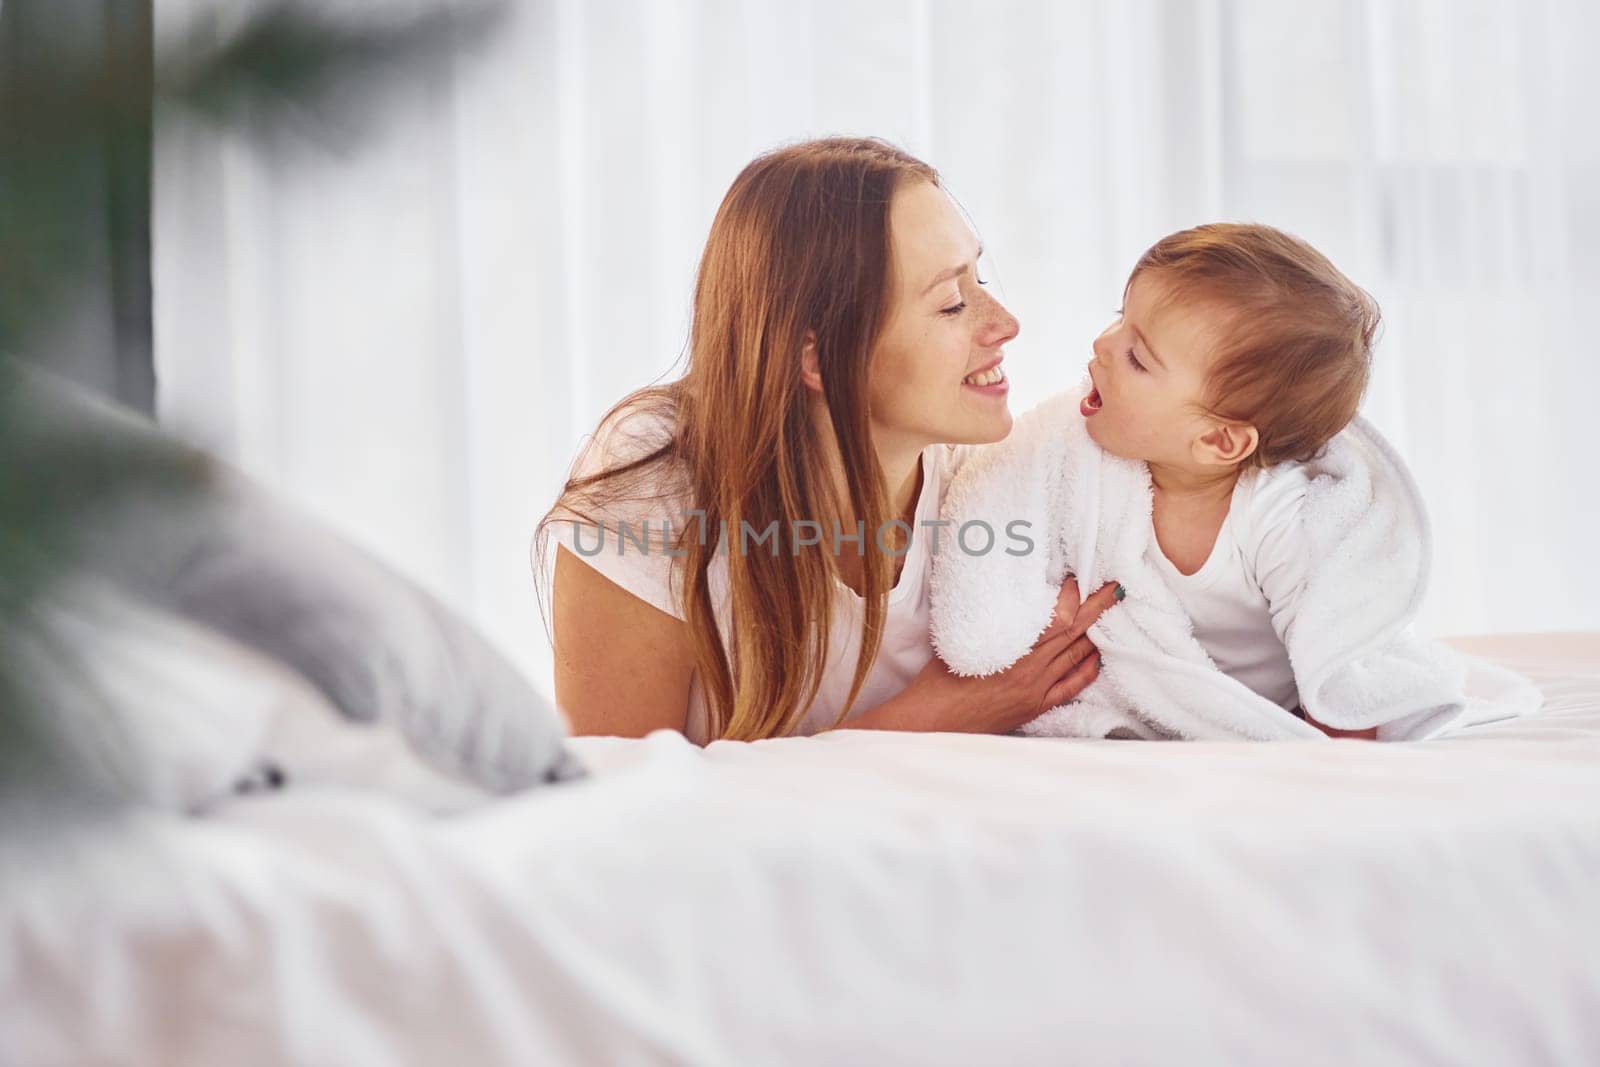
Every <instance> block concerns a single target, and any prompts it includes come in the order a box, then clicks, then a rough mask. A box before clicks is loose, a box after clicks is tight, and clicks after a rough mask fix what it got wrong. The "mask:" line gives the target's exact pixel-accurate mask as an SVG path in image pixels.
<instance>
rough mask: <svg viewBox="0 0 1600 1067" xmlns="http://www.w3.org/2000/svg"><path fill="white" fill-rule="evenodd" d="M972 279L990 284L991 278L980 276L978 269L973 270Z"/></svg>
mask: <svg viewBox="0 0 1600 1067" xmlns="http://www.w3.org/2000/svg"><path fill="white" fill-rule="evenodd" d="M972 280H973V281H975V282H977V283H978V284H979V285H988V284H989V280H988V279H987V278H980V277H978V272H977V271H973V272H972Z"/></svg>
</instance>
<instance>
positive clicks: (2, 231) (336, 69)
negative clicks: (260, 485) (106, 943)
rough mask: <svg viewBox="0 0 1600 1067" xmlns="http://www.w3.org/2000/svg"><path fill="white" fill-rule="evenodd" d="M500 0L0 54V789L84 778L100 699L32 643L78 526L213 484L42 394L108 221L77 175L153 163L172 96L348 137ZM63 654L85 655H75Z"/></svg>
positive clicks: (14, 5) (218, 118)
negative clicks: (42, 410)
mask: <svg viewBox="0 0 1600 1067" xmlns="http://www.w3.org/2000/svg"><path fill="white" fill-rule="evenodd" d="M30 2H31V3H43V4H54V3H58V2H59V0H0V31H4V30H5V29H6V26H5V23H6V20H8V19H17V18H22V17H24V16H25V14H26V9H27V8H28V7H29V6H30ZM502 13H503V5H502V4H499V3H492V2H490V3H479V4H475V5H472V6H470V7H469V6H464V5H462V4H460V3H454V4H451V5H450V6H448V7H443V8H440V9H438V10H436V11H433V12H431V13H424V14H420V15H413V16H411V17H408V18H405V19H393V18H390V19H382V20H375V19H374V18H372V17H371V16H367V17H366V18H364V19H363V20H362V21H356V22H353V21H349V20H348V19H346V20H337V19H333V18H331V17H328V16H326V15H319V14H317V13H315V12H313V11H311V10H310V9H308V8H306V7H305V6H303V5H295V4H286V3H285V4H277V5H275V6H267V7H260V6H258V7H256V8H255V10H254V11H253V13H252V14H250V15H249V16H248V17H247V18H245V19H243V20H239V21H237V24H236V25H234V26H231V27H229V28H227V29H226V30H225V29H224V27H223V26H222V25H221V24H220V23H219V22H218V21H217V20H215V19H207V20H202V21H201V22H197V23H196V24H194V25H192V26H190V27H188V28H187V29H186V30H185V31H184V32H183V33H182V34H180V35H179V37H178V38H177V39H176V40H175V41H173V42H172V43H171V45H170V46H163V47H162V48H161V49H160V55H159V59H157V58H155V57H153V56H152V54H151V39H150V36H149V35H148V33H144V34H129V35H126V36H124V37H114V38H113V39H112V40H110V41H109V42H108V43H107V46H106V47H105V48H98V49H81V50H63V52H62V54H60V55H29V56H27V57H25V61H14V62H11V63H7V64H6V66H5V68H4V69H0V794H5V793H12V794H15V793H16V792H17V791H18V790H19V789H21V790H27V789H31V788H36V787H39V788H43V787H54V788H65V789H67V790H68V791H69V792H70V790H71V788H72V773H73V768H72V766H71V763H72V761H71V758H70V756H69V755H68V754H65V753H63V752H61V751H59V747H60V746H59V744H58V743H57V742H56V739H57V735H58V733H59V731H58V730H56V729H55V724H54V723H52V721H51V717H52V716H56V715H62V714H87V713H92V709H85V708H81V707H77V706H72V705H70V704H63V703H62V701H61V700H59V699H52V696H51V695H50V694H49V693H44V692H40V691H39V686H38V684H37V680H38V678H39V677H40V674H41V672H40V670H39V669H38V668H39V664H38V663H37V662H26V663H25V662H24V658H25V657H35V659H36V658H37V657H38V656H41V655H45V654H48V650H49V648H50V641H49V640H48V635H46V634H44V633H43V632H42V631H41V629H40V628H39V627H38V625H37V616H36V612H35V609H36V607H37V605H38V604H39V602H40V601H41V598H43V597H45V596H47V595H48V593H49V591H50V590H51V589H52V587H53V586H55V584H56V583H58V582H60V581H61V580H62V579H63V578H65V577H66V576H68V575H70V574H71V573H72V571H73V570H74V568H75V567H77V566H79V565H80V563H81V558H80V555H81V553H80V546H79V544H78V543H77V538H76V537H75V532H77V531H79V530H81V529H82V528H83V526H84V524H85V523H94V522H99V521H103V516H105V515H106V514H108V513H109V509H108V508H107V506H106V505H107V504H109V503H111V502H113V501H114V498H116V497H117V496H119V495H120V494H143V493H174V492H176V493H185V492H199V491H202V490H203V487H204V484H205V480H206V478H205V475H206V470H207V467H206V464H205V463H204V462H203V458H202V457H197V455H196V453H195V452H193V451H192V450H190V449H187V448H184V447H182V446H180V445H178V444H176V443H171V444H170V445H167V446H163V445H162V444H160V443H157V444H154V445H152V446H151V447H149V448H147V449H130V448H128V447H127V443H126V441H125V440H124V439H122V438H115V437H107V436H102V435H97V434H94V433H92V432H89V431H85V430H82V429H79V428H75V427H73V426H71V425H60V424H52V423H51V422H50V421H49V420H48V419H46V418H41V417H38V413H37V412H36V411H34V410H33V409H32V407H31V403H30V400H29V395H30V394H29V390H28V388H27V387H26V384H27V377H28V372H27V371H26V370H25V367H24V365H23V363H21V362H19V360H20V359H21V358H23V357H25V356H26V355H27V354H28V353H29V352H30V344H31V343H32V342H33V340H34V339H35V338H36V337H37V336H38V335H39V333H40V332H41V329H42V328H43V327H44V326H46V325H47V324H48V323H49V322H50V321H51V320H52V319H53V318H55V317H56V316H60V315H63V314H70V313H71V312H72V310H73V306H74V305H73V300H74V296H75V294H76V293H77V292H79V286H80V285H81V284H82V281H83V278H84V275H85V271H86V270H87V268H88V267H89V266H90V264H89V263H88V262H87V261H86V252H85V250H86V249H90V248H93V247H95V246H96V242H95V240H94V238H96V237H98V236H99V235H97V234H94V233H92V232H90V230H91V227H94V226H100V225H103V221H102V219H101V217H100V216H99V214H98V213H96V212H92V211H86V210H84V205H83V204H82V202H81V201H80V199H79V197H81V195H82V188H81V183H80V182H79V181H77V180H76V176H78V175H81V174H82V173H84V171H85V167H86V166H93V165H96V163H97V161H99V160H101V159H102V158H103V153H104V152H105V147H106V145H107V144H108V143H111V144H121V145H124V146H132V152H131V156H132V158H136V159H141V160H143V162H144V165H145V166H146V167H148V161H149V158H150V151H149V146H150V138H151V130H152V113H153V111H155V110H156V109H158V108H176V109H181V110H182V111H184V112H186V113H188V114H189V115H191V116H194V117H197V118H199V119H201V120H204V121H207V122H210V123H215V124H219V125H229V126H241V127H243V128H244V129H246V130H247V131H248V132H250V133H251V134H252V135H256V136H261V135H279V142H278V143H279V146H280V147H281V146H282V145H283V144H284V142H283V141H282V139H281V135H282V134H283V133H285V132H288V133H293V134H299V135H307V136H304V137H303V139H304V140H305V141H306V143H308V144H311V145H313V146H314V145H315V144H316V142H317V140H318V138H317V136H316V134H317V130H318V123H319V120H331V119H334V118H335V117H336V118H337V125H338V129H337V131H336V133H337V139H338V140H339V141H341V142H342V141H344V140H345V139H346V138H347V137H348V136H349V134H350V133H351V132H352V131H351V125H352V116H358V118H357V119H356V120H355V121H356V122H357V123H358V124H359V122H360V120H361V118H365V119H371V118H373V117H374V116H375V114H376V112H374V111H373V110H372V109H371V108H370V107H368V106H367V105H368V104H369V103H370V102H371V100H372V98H374V97H377V98H380V99H381V97H382V94H383V93H384V92H385V91H386V90H388V89H390V88H393V87H395V83H396V82H397V81H401V80H404V79H407V78H411V77H415V76H417V75H418V74H419V73H426V72H428V71H430V70H437V69H438V67H437V64H439V63H442V62H448V61H449V60H450V58H451V57H452V56H453V55H455V54H458V53H460V52H461V51H462V50H463V49H464V48H466V47H468V46H470V45H473V44H476V43H478V42H480V41H481V40H483V39H484V38H485V37H486V36H487V34H488V33H489V31H490V30H492V28H493V27H494V25H495V24H496V23H497V21H498V19H499V17H500V16H501V14H502ZM12 58H13V60H16V57H12ZM357 106H359V109H358V107H357ZM355 132H360V131H359V130H357V131H355ZM141 208H142V210H143V211H144V212H146V217H147V213H148V204H145V205H141ZM43 369H44V370H46V371H48V370H49V367H48V365H45V366H44V368H43ZM50 668H51V670H55V671H69V670H70V669H71V668H70V662H68V661H66V660H65V659H64V658H63V659H62V661H61V662H56V663H52V664H50Z"/></svg>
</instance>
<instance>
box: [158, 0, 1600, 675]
mask: <svg viewBox="0 0 1600 1067" xmlns="http://www.w3.org/2000/svg"><path fill="white" fill-rule="evenodd" d="M234 6H235V5H234V4H232V3H231V2H227V0H157V9H158V15H159V16H160V18H161V21H162V24H163V25H165V26H170V25H173V24H176V23H178V22H181V21H183V20H184V19H185V18H187V17H189V16H191V15H193V14H194V13H195V12H196V11H199V10H203V9H211V8H215V9H231V8H233V7H234ZM513 12H514V13H513V17H512V18H511V20H510V21H509V22H508V23H507V24H506V26H505V27H504V28H503V31H502V32H501V33H500V34H499V35H498V37H497V39H496V40H495V42H494V43H493V45H492V46H491V47H490V48H489V50H488V51H487V53H486V54H483V55H481V56H479V57H477V58H476V59H475V60H472V61H463V62H460V63H458V64H457V65H456V67H455V69H453V70H441V71H437V72H435V73H434V74H432V75H430V76H429V77H428V78H426V79H422V80H420V81H419V82H417V83H415V84H413V85H412V86H410V87H409V88H408V89H407V90H405V92H404V93H403V94H402V95H403V98H402V99H397V100H395V101H393V103H394V104H395V105H396V106H395V107H394V109H393V115H392V117H390V118H389V119H388V120H387V121H385V122H384V124H383V125H382V127H381V132H380V134H379V135H378V136H376V137H375V138H374V139H372V140H371V141H370V142H369V143H366V144H364V145H363V146H362V147H361V148H360V149H359V150H352V151H349V152H346V153H344V154H343V155H342V156H340V157H339V158H337V159H335V160H331V161H330V160H327V159H315V158H311V157H307V156H305V155H304V154H289V155H285V154H284V153H283V152H281V151H271V150H268V149H267V148H266V147H264V146H263V145H261V144H260V143H257V142H254V141H252V140H251V139H249V138H248V137H245V136H243V135H234V136H227V137H219V136H217V135H215V134H214V133H210V132H206V131H200V130H196V129H194V128H192V127H189V126H186V125H184V124H182V123H180V122H178V121H176V120H175V119H173V118H171V117H168V118H167V119H165V120H164V121H163V122H162V123H161V127H160V131H159V134H158V144H157V157H158V158H157V184H156V200H157V203H156V216H155V233H154V242H155V250H156V252H155V260H156V262H155V288H156V298H157V299H156V303H157V306H156V347H157V370H158V375H159V382H160V391H159V400H158V403H159V408H160V412H161V416H162V418H163V419H164V420H165V421H167V422H168V423H169V424H170V425H172V426H174V427H176V428H178V429H180V430H181V431H182V432H185V433H187V434H189V435H191V436H193V437H195V438H197V439H199V440H201V441H204V442H205V443H207V444H210V445H212V446H213V447H216V448H218V449H219V450H220V451H222V452H223V453H225V454H227V455H229V456H231V457H233V458H234V459H236V460H237V461H239V462H241V463H242V464H243V465H244V466H245V467H246V468H248V469H250V470H252V471H254V472H255V473H257V474H258V475H260V476H262V477H264V478H265V479H266V480H267V481H269V482H270V483H272V484H274V485H276V486H278V487H280V488H281V489H283V490H284V491H285V492H287V493H288V494H289V495H290V496H291V497H293V498H294V499H296V500H298V501H300V502H301V503H302V504H304V505H305V506H307V507H309V508H310V509H311V510H312V511H314V512H315V513H317V514H320V515H321V516H323V517H325V518H327V519H329V520H331V521H332V522H334V523H336V524H337V525H339V526H340V527H342V528H344V529H345V530H347V531H348V532H350V533H351V534H353V535H354V536H355V537H357V538H358V539H359V540H361V541H362V542H364V543H366V544H368V545H369V546H371V547H373V548H374V549H375V550H376V551H378V552H379V553H380V554H382V555H383V556H385V557H387V558H388V559H390V560H391V561H393V562H395V563H396V564H398V565H399V566H401V567H402V568H404V569H405V570H407V571H408V572H410V573H412V574H413V575H415V576H417V577H418V578H420V579H421V580H422V581H423V582H424V583H425V584H427V585H428V586H430V587H431V588H433V589H434V590H436V591H437V592H439V593H441V594H442V595H443V596H444V597H445V598H446V599H448V600H449V601H451V602H452V603H454V604H456V605H457V606H459V607H460V608H462V609H463V610H465V611H467V612H468V613H469V614H471V615H472V616H473V617H475V618H476V619H478V620H479V621H480V622H481V623H482V624H483V625H484V627H485V628H486V629H487V630H488V631H489V633H490V634H491V635H493V636H494V637H495V638H496V639H497V640H498V641H499V642H500V643H501V644H502V645H504V646H505V648H506V649H507V651H509V652H510V653H511V654H512V655H514V656H515V657H517V658H518V659H519V660H520V661H521V662H523V663H524V664H525V665H526V666H527V667H528V668H529V669H530V671H532V672H533V673H534V674H535V676H536V677H537V678H538V679H539V680H540V681H541V682H542V683H544V684H548V678H547V671H548V667H547V662H548V649H547V646H546V639H545V636H544V633H543V630H542V627H541V626H540V624H539V621H538V613H537V610H536V607H535V601H534V597H533V588H532V580H531V574H530V570H529V564H528V544H529V537H530V534H531V531H532V528H533V525H534V522H535V520H536V518H537V516H538V515H539V514H540V513H541V512H542V510H543V509H544V507H545V506H546V505H548V503H549V502H550V500H551V499H552V497H553V495H554V493H555V491H556V489H557V487H558V486H559V484H560V482H561V480H562V478H563V476H564V474H565V472H566V469H567V465H568V463H569V461H570V460H571V458H572V456H573V454H574V452H575V450H576V448H577V446H578V444H579V441H580V438H581V436H582V434H584V433H585V432H587V431H588V430H589V429H591V428H592V427H593V425H594V423H595V421H596V419H597V418H598V416H599V415H600V413H601V412H602V411H603V410H604V409H605V408H606V407H607V406H608V405H609V404H610V403H611V402H612V401H614V400H616V399H617V398H618V397H620V396H621V395H622V394H623V393H624V392H625V391H626V390H628V389H631V388H633V387H635V386H638V385H641V384H644V383H645V382H648V381H650V380H652V379H656V378H659V377H662V376H663V375H669V374H673V373H676V371H675V370H674V364H675V362H676V361H677V359H678V358H679V356H680V354H681V351H682V348H683V344H684V339H685V335H686V329H687V324H688V307H689V296H690V288H691V284H692V279H693V270H694V265H695V261H696V259H697V256H698V254H699V250H700V246H701V243H702V242H703V240H704V237H705V234H706V231H707V229H708V227H709V224H710V221H711V217H712V214H713V212H714V210H715V208H716V205H717V202H718V200H719V199H720V197H721V195H722V193H723V191H724V190H725V189H726V187H727V185H728V183H729V182H730V181H731V180H732V178H733V177H734V175H735V174H736V173H737V171H738V170H739V168H740V167H741V166H742V165H743V164H744V163H745V162H746V161H747V160H748V159H749V158H750V157H751V156H753V155H754V154H756V153H757V152H758V151H760V150H762V149H765V148H767V147H770V146H772V145H774V144H777V143H780V142H783V141H788V140H793V139H798V138H802V137H806V136H813V135H821V134H827V133H836V132H849V133H873V134H879V135H882V136H885V137H888V138H890V139H892V140H895V141H897V142H899V143H900V144H902V145H904V146H906V147H908V148H909V149H910V150H912V151H913V152H916V153H918V154H919V155H922V156H924V157H925V158H927V159H929V160H930V161H931V162H933V163H934V164H935V165H936V166H938V167H939V168H940V169H941V171H942V172H943V173H944V175H945V177H946V179H947V183H948V185H949V187H950V188H951V189H952V190H953V191H954V192H955V194H956V195H957V197H958V198H959V199H960V200H961V202H962V203H963V205H964V206H965V207H966V209H967V210H968V211H969V213H970V214H971V216H972V217H973V219H974V221H975V223H976V225H977V226H978V228H979V230H980V231H981V233H982V235H983V238H984V240H985V242H986V244H987V246H988V247H989V248H990V249H991V252H992V256H991V270H992V271H993V272H994V273H996V274H997V275H998V278H997V281H998V283H999V286H1000V289H1001V293H1002V296H1003V298H1004V299H1006V300H1007V301H1008V303H1009V304H1010V306H1011V308H1012V310H1013V311H1015V312H1016V313H1017V315H1018V316H1019V318H1020V319H1021V322H1022V324H1023V328H1022V333H1021V335H1020V337H1019V338H1018V339H1017V340H1016V342H1014V343H1013V345H1012V346H1011V348H1010V358H1009V361H1008V367H1009V368H1010V374H1011V376H1012V380H1013V383H1014V394H1013V396H1014V400H1015V405H1014V407H1015V408H1016V409H1017V410H1021V409H1022V408H1025V407H1027V406H1029V405H1031V404H1032V403H1034V402H1036V401H1037V400H1039V399H1041V398H1043V397H1044V396H1046V395H1048V394H1050V393H1051V392H1053V391H1056V390H1059V389H1061V388H1063V387H1066V386H1068V385H1070V384H1072V383H1073V382H1075V381H1076V380H1077V378H1078V376H1079V374H1080V372H1081V370H1082V367H1083V364H1084V362H1085V361H1086V360H1087V358H1088V345H1089V341H1090V339H1091V338H1092V337H1093V336H1094V334H1095V333H1096V332H1097V331H1098V329H1099V328H1100V327H1101V325H1102V324H1103V322H1104V320H1105V319H1106V318H1107V316H1108V315H1109V313H1110V312H1111V310H1112V309H1113V308H1114V307H1115V306H1116V305H1117V303H1118V301H1119V298H1120V291H1121V285H1122V282H1123V281H1124V279H1125V276H1126V272H1127V270H1128V267H1129V266H1130V264H1131V263H1132V261H1133V260H1134V259H1135V258H1136V256H1137V255H1138V253H1139V252H1140V251H1141V250H1142V249H1143V248H1144V247H1146V246H1147V245H1148V244H1149V243H1150V242H1152V241H1153V240H1155V239H1156V238H1158V237H1160V236H1161V235H1162V234H1164V233H1166V232H1168V231H1171V230H1174V229H1177V228H1180V227H1183V226H1187V225H1192V224H1194V223H1198V222H1201V221H1207V220H1214V219H1223V218H1228V219H1253V220H1258V221H1265V222H1271V223H1273V224H1276V225H1279V226H1282V227H1284V228H1287V229H1289V230H1292V231H1294V232H1297V233H1299V234H1301V235H1302V236H1304V237H1306V238H1308V239H1309V240H1311V241H1312V242H1313V243H1315V244H1317V245H1319V246H1320V247H1322V248H1323V249H1324V250H1325V251H1326V252H1327V253H1328V254H1329V255H1330V256H1331V257H1332V258H1333V259H1334V260H1335V262H1337V263H1338V264H1340V265H1341V266H1342V267H1343V268H1344V269H1345V270H1346V271H1347V273H1349V274H1350V275H1351V276H1352V277H1354V278H1355V279H1357V280H1358V281H1359V282H1361V283H1362V284H1364V285H1365V286H1367V287H1368V288H1369V289H1371V290H1372V291H1373V292H1374V293H1375V294H1376V295H1377V296H1378V298H1379V300H1380V302H1381V303H1382V305H1383V308H1384V312H1385V318H1386V320H1387V329H1386V332H1385V334H1384V337H1383V340H1382V343H1381V346H1380V349H1379V354H1378V362H1377V374H1376V380H1375V382H1374V384H1373V388H1372V391H1371V393H1370V395H1369V400H1368V404H1367V409H1366V410H1367V413H1368V414H1369V416H1371V417H1372V418H1373V419H1374V420H1375V421H1376V422H1377V423H1378V424H1379V425H1380V426H1381V427H1382V428H1383V429H1384V430H1385V431H1386V432H1387V433H1389V434H1390V435H1391V436H1392V437H1393V439H1394V440H1395V442H1396V444H1397V445H1398V446H1399V447H1400V449H1401V450H1402V451H1403V453H1404V454H1405V455H1406V456H1407V458H1408V459H1409V461H1410V462H1411V463H1412V464H1413V467H1414V471H1415V473H1416V475H1417V477H1418V479H1419V480H1420V482H1421V483H1422V485H1423V487H1424V490H1425V491H1426V493H1427V495H1428V498H1429V502H1430V504H1431V506H1432V513H1433V517H1434V524H1435V538H1436V542H1437V554H1436V563H1435V572H1434V578H1433V586H1432V593H1431V596H1430V601H1429V606H1428V609H1427V612H1426V614H1425V617H1424V619H1423V624H1424V626H1425V627H1426V628H1427V629H1429V630H1430V631H1434V632H1470V631H1480V630H1487V629H1493V630H1501V631H1505V630H1527V629H1563V628H1580V627H1587V628H1594V627H1596V626H1600V566H1597V565H1596V564H1595V563H1594V562H1593V561H1592V559H1591V552H1592V550H1593V546H1594V545H1595V544H1597V543H1600V504H1597V501H1596V489H1597V488H1600V478H1597V477H1596V475H1595V474H1594V471H1593V465H1594V463H1595V461H1596V460H1597V459H1600V455H1597V452H1600V450H1597V449H1596V447H1595V444H1594V437H1593V436H1592V435H1593V433H1594V427H1595V424H1596V420H1595V416H1594V415H1592V414H1591V406H1592V405H1593V403H1594V401H1595V397H1596V396H1597V394H1600V343H1597V342H1596V341H1595V339H1594V336H1595V335H1594V329H1593V327H1592V326H1591V325H1590V323H1589V318H1590V312H1589V311H1588V310H1587V308H1586V306H1585V304H1586V303H1587V301H1586V299H1585V298H1586V297H1588V296H1589V295H1590V294H1592V293H1593V292H1594V289H1595V284H1596V281H1597V278H1600V252H1597V251H1596V250H1597V249H1600V180H1597V178H1600V174H1597V171H1600V135H1597V132H1596V131H1597V126H1596V124H1595V123H1594V122H1593V119H1592V116H1593V111H1594V108H1595V105H1596V104H1597V103H1600V75H1597V74H1596V70H1595V65H1594V63H1593V61H1592V58H1591V57H1592V56H1593V55H1594V51H1595V45H1596V44H1597V43H1600V16H1597V13H1596V9H1595V6H1594V5H1593V4H1590V3H1586V2H1582V0H1520V2H1512V0H1504V2H1488V0H1475V2H1445V0H1405V2H1399V0H1396V2H1387V0H1366V2H1358V0H1322V2H1297V3H1294V4H1281V3H1273V2H1269V0H1165V2H1163V0H1077V2H1048V3H1047V2H1043V0H1040V2H1037V3H1026V2H1015V3H993V2H985V3H978V2H976V0H973V2H964V3H955V2H934V0H899V2H882V3H875V4H865V5H863V4H857V3H853V2H848V3H847V2H844V0H823V2H815V3H806V4H794V3H784V2H778V0H749V2H744V3H734V2H720V3H685V2H677V3H672V2H645V0H639V2H631V3H624V2H614V3H600V4H591V3H588V2H584V0H557V2H542V3H541V2H525V3H518V4H515V5H514V7H513Z"/></svg>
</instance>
